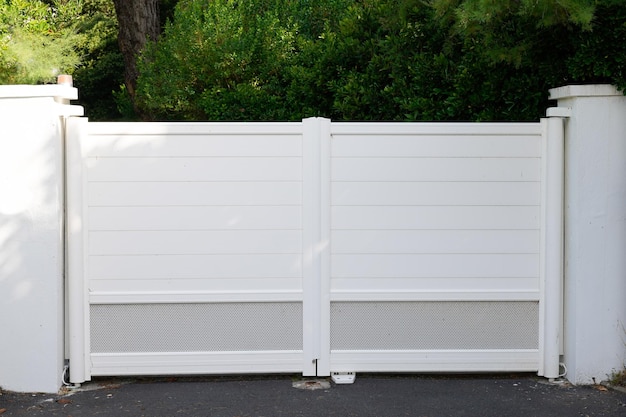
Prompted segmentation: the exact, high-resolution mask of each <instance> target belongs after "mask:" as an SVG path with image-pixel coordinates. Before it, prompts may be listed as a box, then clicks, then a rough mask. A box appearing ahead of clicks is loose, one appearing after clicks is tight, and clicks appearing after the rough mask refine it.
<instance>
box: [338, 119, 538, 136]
mask: <svg viewBox="0 0 626 417" xmlns="http://www.w3.org/2000/svg"><path fill="white" fill-rule="evenodd" d="M331 133H332V134H333V135H353V134H360V135H376V136H380V135H390V136H398V135H400V136H402V135H416V136H417V135H430V136H450V135H454V136H457V137H463V136H481V135H507V137H514V136H525V135H540V134H541V125H540V124H539V123H499V122H496V123H474V122H452V123H441V122H434V123H427V122H425V123H405V122H375V123H372V122H361V123H358V122H357V123H355V122H347V123H342V122H337V123H333V124H332V126H331Z"/></svg>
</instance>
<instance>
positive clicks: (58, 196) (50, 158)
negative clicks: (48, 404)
mask: <svg viewBox="0 0 626 417" xmlns="http://www.w3.org/2000/svg"><path fill="white" fill-rule="evenodd" d="M55 96H56V97H60V98H66V99H69V98H76V90H75V89H73V88H71V87H66V86H56V85H51V86H0V248H2V250H0V329H1V330H0V332H1V333H0V335H1V336H0V339H1V340H2V343H1V344H0V346H1V348H0V386H1V387H2V388H3V389H7V390H14V391H30V392H56V391H58V389H59V387H60V386H61V373H62V370H63V360H64V343H63V338H64V336H63V335H64V331H63V268H64V263H63V262H64V261H63V251H64V247H63V241H64V239H63V233H64V232H63V200H64V196H63V138H62V132H61V126H62V118H61V117H60V114H61V113H63V112H64V111H66V110H68V109H69V106H64V105H62V104H59V103H58V102H55V98H54V97H55Z"/></svg>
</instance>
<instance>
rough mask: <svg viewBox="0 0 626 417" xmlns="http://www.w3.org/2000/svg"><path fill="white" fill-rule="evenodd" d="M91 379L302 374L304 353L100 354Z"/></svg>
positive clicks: (95, 357) (94, 361)
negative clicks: (101, 377) (127, 376)
mask: <svg viewBox="0 0 626 417" xmlns="http://www.w3.org/2000/svg"><path fill="white" fill-rule="evenodd" d="M90 361H91V365H92V366H91V375H93V376H121V375H201V374H232V373H242V374H250V373H276V372H302V364H303V360H302V352H301V351H279V352H263V351H259V352H173V353H134V354H132V353H126V354H122V353H118V354H115V353H98V354H91V355H90Z"/></svg>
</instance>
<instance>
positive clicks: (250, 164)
mask: <svg viewBox="0 0 626 417" xmlns="http://www.w3.org/2000/svg"><path fill="white" fill-rule="evenodd" d="M86 163H87V165H88V167H89V180H90V181H92V182H97V181H165V182H167V181H174V182H177V181H195V182H199V181H200V182H201V181H211V182H220V181H252V182H258V181H301V180H302V161H301V158H298V157H284V158H270V157H249V158H241V157H239V158H234V157H213V158H206V157H159V158H154V157H124V158H120V157H107V158H103V157H92V158H89V159H87V161H86Z"/></svg>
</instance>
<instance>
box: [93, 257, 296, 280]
mask: <svg viewBox="0 0 626 417" xmlns="http://www.w3.org/2000/svg"><path fill="white" fill-rule="evenodd" d="M89 263H90V268H89V278H90V279H165V278H182V279H185V278H211V277H215V278H248V277H250V278H252V277H254V278H258V279H262V278H272V277H275V278H300V277H301V275H302V272H301V271H302V261H301V256H300V255H299V254H298V255H155V256H152V255H146V256H90V257H89Z"/></svg>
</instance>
